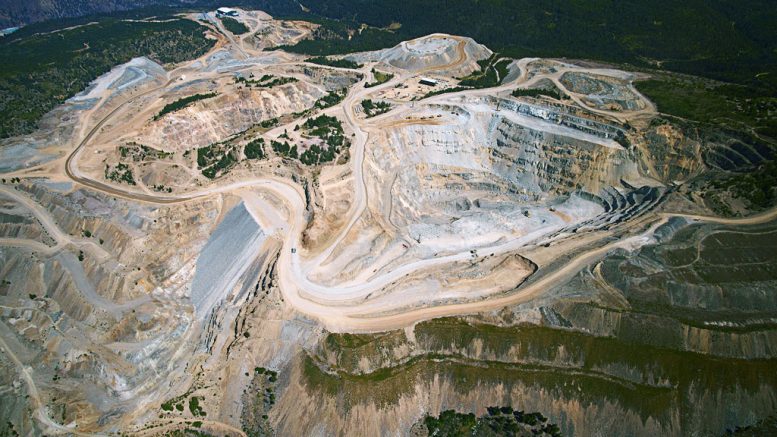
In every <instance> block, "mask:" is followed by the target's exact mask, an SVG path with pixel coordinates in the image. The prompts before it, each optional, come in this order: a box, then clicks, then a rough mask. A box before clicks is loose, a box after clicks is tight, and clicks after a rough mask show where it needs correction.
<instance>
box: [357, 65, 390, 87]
mask: <svg viewBox="0 0 777 437" xmlns="http://www.w3.org/2000/svg"><path fill="white" fill-rule="evenodd" d="M372 75H373V76H374V77H375V82H368V83H365V84H364V87H365V88H372V87H375V86H378V85H380V84H382V83H386V82H388V81H390V80H391V79H393V78H394V75H393V74H391V73H383V72H382V71H378V70H376V69H374V68H373V69H372Z"/></svg>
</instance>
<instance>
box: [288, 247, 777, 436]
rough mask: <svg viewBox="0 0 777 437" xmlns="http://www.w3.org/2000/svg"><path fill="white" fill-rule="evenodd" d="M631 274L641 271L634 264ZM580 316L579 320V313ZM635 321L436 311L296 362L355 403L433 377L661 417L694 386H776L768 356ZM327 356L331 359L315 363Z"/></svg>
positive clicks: (330, 344) (338, 340)
mask: <svg viewBox="0 0 777 437" xmlns="http://www.w3.org/2000/svg"><path fill="white" fill-rule="evenodd" d="M721 244H728V241H722V242H721ZM747 244H749V243H745V245H747ZM711 250H712V251H714V250H717V249H716V248H711ZM623 269H624V268H623V267H620V268H619V267H618V264H615V266H614V268H612V271H613V272H615V273H614V274H615V275H618V274H620V275H621V276H622V275H623V274H622V273H620V272H621V270H623ZM637 277H638V278H644V277H645V276H644V273H641V274H640V275H638V276H637ZM650 290H652V289H648V291H650ZM597 314H598V313H597ZM580 317H581V318H582V319H586V313H581V314H580ZM644 320H645V318H644V317H642V318H639V319H634V318H631V317H628V315H627V314H624V315H623V316H622V322H621V327H620V329H619V331H618V334H617V337H597V336H594V335H590V334H586V333H582V332H576V331H568V330H563V329H552V328H547V327H537V326H514V327H500V326H495V325H488V324H477V323H467V322H465V321H464V320H461V319H455V318H449V319H438V320H433V321H429V322H423V323H419V324H418V325H416V328H415V341H414V342H413V344H414V346H411V352H400V351H406V350H407V348H408V340H407V339H406V338H405V336H404V333H403V331H401V330H400V331H392V332H389V333H385V334H379V335H372V336H367V335H364V336H353V337H345V336H342V335H330V336H328V337H327V338H326V340H325V342H324V344H323V345H322V347H323V350H322V351H321V354H320V356H322V357H327V358H326V361H324V360H323V359H322V360H320V361H319V360H318V359H317V358H316V357H315V356H314V357H309V358H307V359H305V361H304V362H303V375H304V381H305V383H306V385H307V386H308V387H309V388H311V389H314V390H316V391H318V392H319V393H321V394H322V395H326V396H329V397H336V398H338V399H342V398H341V396H343V394H344V393H348V396H347V401H346V402H347V403H346V405H345V408H349V406H352V405H358V404H360V403H362V402H369V403H377V405H382V404H395V403H396V402H399V399H401V398H402V396H404V395H406V394H409V393H415V391H416V390H417V388H418V384H424V383H430V381H439V383H442V384H445V383H448V382H450V383H451V384H452V386H453V390H455V392H456V393H459V394H461V395H464V396H466V394H467V393H469V392H470V391H471V390H483V389H486V388H487V387H500V390H504V391H505V392H508V393H509V392H511V390H518V391H524V390H529V393H552V397H554V398H564V399H568V400H573V402H580V403H582V404H589V403H592V404H597V403H600V402H602V399H608V401H609V402H617V403H618V405H620V406H621V407H622V408H624V410H626V411H630V412H633V413H634V414H637V415H639V417H641V418H642V419H643V420H646V419H647V418H648V417H652V418H653V419H655V420H657V421H659V422H661V423H668V422H669V421H671V420H672V419H671V418H672V417H674V415H675V414H677V412H680V414H685V413H684V412H687V411H691V410H692V409H695V408H698V404H697V401H698V400H699V399H700V398H699V396H706V395H705V394H704V393H718V392H726V391H728V390H743V391H747V392H750V391H751V390H758V389H759V387H762V384H765V385H766V386H770V387H775V386H777V374H774V372H773V371H772V370H771V369H772V368H773V366H774V363H775V360H773V359H772V360H743V359H736V358H721V357H718V356H714V355H703V354H697V353H692V352H687V351H683V350H677V349H673V348H672V347H677V346H675V345H676V343H675V342H668V343H665V344H667V345H668V346H671V347H668V346H663V344H662V343H661V342H662V341H663V342H666V341H667V340H666V334H665V332H664V331H663V329H664V328H663V326H664V325H666V324H667V323H666V321H665V319H656V320H654V321H653V322H651V323H648V324H647V325H646V324H645V323H644V322H642V323H641V322H640V321H644ZM669 326H677V325H674V324H671V323H670V324H669ZM647 327H649V328H648V329H646V328H647ZM678 328H679V329H682V328H681V327H679V326H678ZM640 334H641V335H640ZM659 345H660V346H659ZM413 348H414V349H415V350H414V352H418V351H424V355H411V356H408V357H406V358H405V357H403V356H402V354H403V353H408V354H412V353H413V350H412V349H413ZM398 354H399V355H398ZM386 357H391V358H390V359H387V358H386ZM484 357H495V360H489V359H487V358H484ZM333 359H334V360H335V362H336V365H334V366H332V365H331V364H325V363H331V362H332V360H333ZM364 361H366V362H369V363H371V364H372V365H373V366H375V365H380V364H381V363H385V364H384V365H383V367H378V370H375V371H372V372H370V373H366V374H365V373H362V372H363V371H362V370H361V368H360V362H364ZM396 362H400V363H402V364H399V365H397V364H395V363H396ZM604 369H629V371H628V372H626V373H623V372H619V371H617V370H604ZM656 381H662V382H661V383H656ZM702 387H703V388H704V389H703V390H702V391H699V390H700V388H702ZM736 396H737V395H732V398H731V399H736Z"/></svg>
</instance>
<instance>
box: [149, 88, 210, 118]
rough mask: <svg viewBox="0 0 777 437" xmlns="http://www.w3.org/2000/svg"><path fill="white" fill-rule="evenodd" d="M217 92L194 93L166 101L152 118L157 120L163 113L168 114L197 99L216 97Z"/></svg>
mask: <svg viewBox="0 0 777 437" xmlns="http://www.w3.org/2000/svg"><path fill="white" fill-rule="evenodd" d="M217 95H218V94H217V93H206V94H194V95H192V96H188V97H184V98H182V99H178V100H176V101H175V102H173V103H168V104H167V105H165V107H164V108H162V110H161V111H159V114H157V115H155V116H154V120H159V119H160V118H162V117H163V116H164V115H165V114H168V113H170V112H174V111H178V110H179V109H183V108H185V107H187V106H189V105H191V104H192V103H194V102H197V101H199V100H205V99H210V98H211V97H216V96H217Z"/></svg>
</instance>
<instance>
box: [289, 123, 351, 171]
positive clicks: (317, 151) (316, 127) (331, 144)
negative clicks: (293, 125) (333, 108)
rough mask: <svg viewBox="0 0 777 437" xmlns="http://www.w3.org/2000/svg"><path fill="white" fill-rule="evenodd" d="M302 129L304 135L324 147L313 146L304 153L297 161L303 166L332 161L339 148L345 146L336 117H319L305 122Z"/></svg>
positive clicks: (340, 125) (340, 126) (340, 124)
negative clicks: (317, 140) (319, 141)
mask: <svg viewBox="0 0 777 437" xmlns="http://www.w3.org/2000/svg"><path fill="white" fill-rule="evenodd" d="M302 127H303V128H304V129H305V131H306V132H305V134H306V135H308V136H313V137H318V138H319V139H321V140H322V143H323V145H325V146H326V147H325V148H324V147H321V146H318V145H317V144H313V145H312V146H310V148H309V149H308V150H306V151H304V152H303V153H302V155H300V157H299V159H300V161H301V162H302V163H303V164H305V165H316V164H323V163H325V162H330V161H334V159H335V157H336V156H337V154H338V153H340V148H341V147H343V146H344V145H345V144H346V142H345V136H344V135H343V125H342V123H341V122H340V120H338V119H337V118H336V117H330V116H327V115H321V116H319V117H317V118H311V119H309V120H307V121H306V122H305V123H304V124H303V125H302Z"/></svg>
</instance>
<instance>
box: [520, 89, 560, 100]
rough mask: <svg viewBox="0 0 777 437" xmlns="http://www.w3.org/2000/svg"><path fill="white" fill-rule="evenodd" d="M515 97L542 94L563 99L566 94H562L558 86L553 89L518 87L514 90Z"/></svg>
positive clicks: (538, 95)
mask: <svg viewBox="0 0 777 437" xmlns="http://www.w3.org/2000/svg"><path fill="white" fill-rule="evenodd" d="M512 96H513V97H535V98H536V97H540V96H548V97H550V98H553V99H556V100H561V99H562V98H566V97H567V96H566V94H565V95H563V96H562V95H561V94H560V93H559V91H558V89H557V88H555V87H554V88H553V89H545V88H528V89H520V88H519V89H516V90H515V91H513V92H512Z"/></svg>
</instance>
